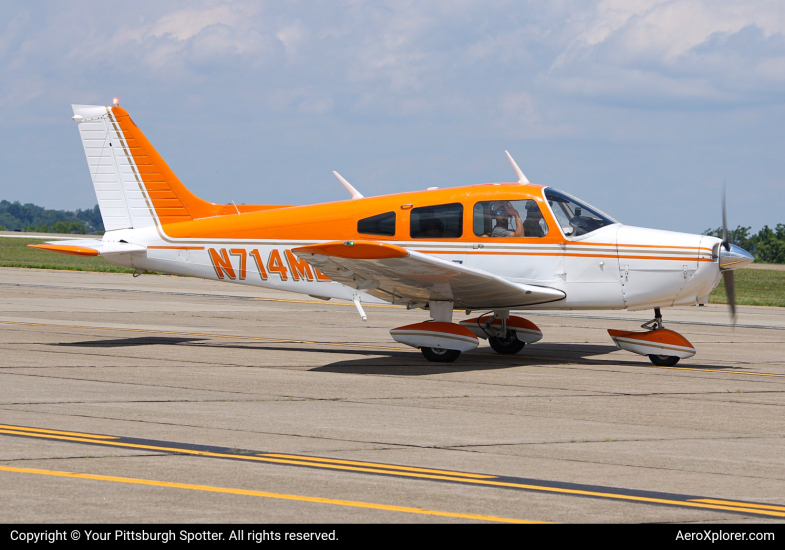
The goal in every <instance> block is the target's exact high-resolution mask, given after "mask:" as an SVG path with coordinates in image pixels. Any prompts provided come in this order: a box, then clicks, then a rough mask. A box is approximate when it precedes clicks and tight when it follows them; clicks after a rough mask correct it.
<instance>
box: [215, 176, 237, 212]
mask: <svg viewBox="0 0 785 550" xmlns="http://www.w3.org/2000/svg"><path fill="white" fill-rule="evenodd" d="M215 173H216V174H218V179H219V180H221V185H223V186H224V191H226V195H227V196H228V197H229V200H230V201H231V202H232V204H233V205H234V209H235V210H237V215H238V216H239V215H240V209H239V208H237V203H236V202H234V199H232V194H231V193H229V188H228V187H226V184H225V183H224V179H223V178H222V177H221V174H220V173H219V172H218V170H216V171H215Z"/></svg>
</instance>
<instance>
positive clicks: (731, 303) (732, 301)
mask: <svg viewBox="0 0 785 550" xmlns="http://www.w3.org/2000/svg"><path fill="white" fill-rule="evenodd" d="M722 247H723V248H724V249H725V250H726V251H728V252H730V241H729V240H728V216H727V214H726V212H725V182H722ZM722 282H723V283H724V284H725V294H726V295H727V297H728V307H729V308H730V318H731V323H733V324H734V325H735V324H736V285H735V283H734V281H733V271H731V270H728V271H724V272H723V273H722Z"/></svg>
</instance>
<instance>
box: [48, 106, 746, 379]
mask: <svg viewBox="0 0 785 550" xmlns="http://www.w3.org/2000/svg"><path fill="white" fill-rule="evenodd" d="M116 103H117V102H115V105H113V106H112V107H103V106H93V105H73V111H74V116H73V120H74V121H76V122H77V123H78V126H79V133H80V135H81V138H82V144H83V145H84V150H85V154H86V155H87V163H88V167H89V169H90V176H91V177H92V180H93V185H94V187H95V192H96V195H97V197H98V205H99V207H100V210H101V216H102V218H103V221H104V227H105V229H106V233H105V234H104V236H103V239H102V240H101V241H97V240H73V241H65V242H63V241H58V242H51V243H46V244H42V245H34V246H35V247H37V248H42V249H45V250H51V251H54V252H60V253H65V254H76V255H85V256H97V255H101V256H103V257H105V258H106V259H107V260H109V261H110V262H113V263H116V264H120V265H124V266H128V267H131V268H134V269H135V270H136V273H141V272H144V271H146V270H152V271H159V272H166V273H172V274H176V275H185V276H192V277H201V278H204V279H213V280H219V281H228V282H234V283H239V284H246V285H254V286H260V287H267V288H275V289H279V290H287V291H291V292H297V293H302V294H308V295H310V296H313V297H317V298H322V299H331V298H336V299H344V300H351V301H353V302H354V304H355V305H356V306H357V310H358V312H359V313H360V315H361V317H362V318H363V320H365V319H366V316H365V313H364V311H363V307H362V304H364V303H370V304H373V303H387V304H401V305H405V306H406V307H407V308H408V309H423V310H427V311H428V312H429V314H430V317H431V319H430V320H428V321H425V322H419V323H415V324H411V325H407V326H403V327H398V328H394V329H392V330H391V331H390V334H391V335H392V337H393V338H394V339H395V340H396V341H398V342H401V343H403V344H406V345H409V346H412V347H416V348H419V349H421V350H422V353H423V355H424V356H425V357H426V358H427V359H428V360H430V361H439V362H450V361H454V360H455V359H457V358H458V356H459V355H460V354H461V352H462V351H468V350H472V349H474V348H476V347H477V346H478V345H479V339H480V338H482V339H487V340H488V341H489V343H490V345H491V347H492V348H493V349H494V350H495V351H496V352H498V353H502V354H513V353H517V352H519V351H521V349H523V347H524V345H525V344H527V343H532V342H536V341H538V340H540V339H541V338H542V332H541V331H540V329H539V328H538V327H537V326H536V325H535V324H534V323H532V322H531V321H529V320H527V319H524V318H522V317H519V316H515V315H511V314H510V311H511V310H525V309H539V310H542V309H552V310H573V309H575V310H596V309H628V310H644V309H653V310H654V312H655V313H654V319H652V320H651V321H649V322H648V323H645V324H644V325H642V328H644V329H646V330H644V331H634V332H630V331H621V330H612V329H610V330H608V332H609V334H610V336H611V338H612V339H613V340H614V342H615V343H616V345H617V346H618V347H619V348H622V349H625V350H628V351H631V352H634V353H638V354H641V355H647V356H648V357H649V358H650V360H651V361H652V362H653V363H654V364H655V365H674V364H676V362H678V361H679V359H681V358H686V357H691V356H692V355H694V354H695V348H694V347H693V346H692V344H690V342H688V341H687V339H686V338H684V337H683V336H682V335H680V334H678V333H677V332H674V331H672V330H668V329H665V328H663V324H662V315H661V313H660V308H665V307H671V306H683V305H703V304H706V303H707V301H708V297H709V293H710V292H711V291H712V290H713V289H714V287H715V286H716V285H717V284H718V283H719V280H720V278H721V277H722V276H723V275H724V277H725V284H726V287H727V290H728V295H729V297H730V302H731V312H732V314H733V315H734V318H735V306H734V298H733V296H734V291H733V278H732V276H733V272H732V270H733V269H736V268H739V267H741V266H744V265H746V264H748V263H750V262H752V261H753V258H752V256H751V255H750V254H748V253H747V252H746V251H744V250H742V249H741V248H739V247H736V246H734V245H731V244H730V243H729V242H728V240H727V237H725V238H724V239H719V238H716V237H711V236H705V235H690V234H686V233H674V232H669V231H659V230H655V229H644V228H639V227H631V226H628V225H623V224H621V223H619V222H617V221H616V220H614V219H613V218H611V217H610V216H608V215H606V214H604V213H603V212H601V211H600V210H598V209H597V208H594V207H593V206H590V205H588V204H586V203H585V202H583V201H581V200H579V199H577V198H575V197H573V196H571V195H568V194H567V193H564V192H562V191H558V190H556V189H553V188H551V187H547V186H543V185H534V184H531V183H529V181H528V180H527V179H526V176H524V174H523V172H522V171H521V170H520V168H518V166H517V165H516V164H515V161H514V160H513V159H512V157H510V156H509V153H507V155H508V157H509V160H510V162H511V163H512V165H513V168H514V169H515V172H516V174H517V176H518V181H517V182H514V183H491V184H483V185H472V186H468V187H456V188H450V189H437V188H430V189H428V190H425V191H415V192H409V193H400V194H395V195H385V196H380V197H364V196H363V195H362V194H360V193H359V192H358V191H357V190H356V189H355V188H354V187H352V186H351V184H349V182H347V181H346V180H345V179H343V178H342V177H341V176H340V175H338V174H337V173H335V175H336V176H337V177H338V179H339V180H340V181H341V183H342V184H343V185H344V187H346V189H347V190H348V191H349V192H350V194H351V196H352V198H351V199H350V200H345V201H338V202H331V203H325V204H315V205H308V206H281V205H254V206H248V205H239V206H238V205H235V204H231V205H224V204H213V203H210V202H207V201H204V200H202V199H200V198H199V197H197V196H195V195H194V194H193V193H191V192H190V191H189V190H188V189H187V188H186V187H185V186H184V185H183V184H182V183H181V182H180V180H179V179H178V178H177V176H175V174H174V172H172V170H171V169H170V168H169V166H168V165H167V164H166V163H165V162H164V160H163V159H162V158H161V156H160V155H159V154H158V152H157V151H156V150H155V149H154V148H153V146H152V145H151V144H150V142H149V141H148V140H147V138H145V136H144V134H143V133H142V131H141V130H140V129H139V128H138V127H137V125H136V124H135V123H134V121H133V120H131V117H130V116H129V115H128V113H127V112H126V111H125V110H124V109H123V108H121V107H120V106H119V105H118V104H116ZM724 209H725V206H724V200H723V226H725V225H726V224H725V214H724ZM455 310H463V311H465V312H466V314H467V315H469V314H471V313H472V312H481V313H482V314H481V315H480V316H478V317H474V318H471V319H466V320H464V321H461V322H460V323H455V322H453V312H454V311H455Z"/></svg>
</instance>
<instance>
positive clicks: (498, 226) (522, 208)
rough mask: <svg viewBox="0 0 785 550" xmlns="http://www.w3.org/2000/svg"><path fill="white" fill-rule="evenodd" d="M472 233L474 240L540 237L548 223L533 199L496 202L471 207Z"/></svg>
mask: <svg viewBox="0 0 785 550" xmlns="http://www.w3.org/2000/svg"><path fill="white" fill-rule="evenodd" d="M474 234H475V235H477V236H478V237H527V238H540V237H544V236H545V235H547V234H548V224H547V223H545V220H544V219H543V217H542V212H541V211H540V207H539V206H538V205H537V202H536V201H533V200H509V201H505V200H496V201H484V202H478V203H477V204H475V205H474Z"/></svg>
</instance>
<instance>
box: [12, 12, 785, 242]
mask: <svg viewBox="0 0 785 550" xmlns="http://www.w3.org/2000/svg"><path fill="white" fill-rule="evenodd" d="M783 31H785V3H782V2H780V1H764V0H760V1H750V0H746V1H742V2H739V1H727V0H715V1H710V2H709V1H700V0H668V1H658V0H613V1H603V2H586V1H550V2H548V1H541V2H525V1H517V2H514V1H493V0H482V1H470V0H464V1H462V0H450V1H420V2H406V1H401V0H398V1H393V2H378V1H377V2H374V1H361V0H352V1H339V0H332V1H329V2H319V1H312V2H306V1H300V2H297V1H293V2H280V1H275V2H273V1H270V2H265V1H259V0H256V1H242V0H238V1H217V0H216V1H202V2H199V1H189V2H178V1H168V2H160V1H156V2H152V1H147V0H139V1H137V2H135V3H133V4H130V3H129V4H119V3H113V2H94V1H91V2H84V1H78V0H73V1H71V2H68V3H64V2H41V1H25V2H15V1H10V2H4V3H2V4H0V143H2V148H0V163H2V166H3V173H2V176H0V198H4V199H7V200H12V201H13V200H18V201H21V202H33V203H36V204H39V205H43V206H46V207H50V208H68V209H75V208H87V207H92V206H93V205H94V204H95V203H96V201H95V197H94V194H93V190H92V185H91V184H90V179H89V173H88V171H87V167H86V163H85V159H84V153H83V151H82V149H81V144H80V142H79V138H78V132H77V130H76V127H75V124H74V123H73V122H71V121H70V116H71V109H70V104H71V103H80V104H109V103H110V102H111V100H112V97H114V96H117V97H119V98H120V100H121V104H122V105H123V107H125V108H126V109H127V110H128V111H129V112H130V114H131V116H132V117H133V118H134V120H135V122H136V123H137V124H138V125H139V126H140V127H141V128H142V130H143V131H144V132H145V133H146V135H147V136H148V138H149V139H150V140H151V141H152V143H153V144H154V145H155V146H156V148H157V149H158V151H159V152H160V153H161V154H162V156H163V157H164V158H165V159H166V160H167V162H168V163H169V165H170V166H171V167H172V168H173V170H174V171H175V173H177V174H178V176H179V177H180V179H181V180H182V181H183V182H184V183H185V184H186V185H187V186H188V187H189V188H191V189H192V190H193V191H194V192H196V193H197V194H199V195H200V196H202V197H204V198H205V199H208V200H211V201H213V202H228V201H229V200H230V198H229V196H231V198H233V199H234V200H235V201H237V202H238V203H239V202H243V203H283V204H299V203H310V202H324V201H332V200H342V199H345V198H348V194H347V193H346V191H345V190H344V189H343V187H341V185H340V184H339V183H338V181H337V180H336V179H335V178H334V177H333V175H332V173H331V172H332V170H337V171H338V172H340V173H341V174H342V175H343V176H344V177H345V178H346V179H348V180H349V181H350V182H351V183H352V184H353V185H354V186H355V187H357V188H358V189H359V190H360V191H361V192H362V193H364V194H365V195H376V194H385V193H394V192H399V191H408V190H415V189H425V188H426V187H431V186H439V187H452V186H462V185H470V184H474V183H486V182H496V181H511V180H514V179H515V177H514V172H513V170H512V169H511V167H510V166H509V164H508V162H507V160H506V157H505V156H504V150H505V149H507V150H509V151H510V153H512V155H513V156H514V157H515V159H516V161H517V162H518V164H519V165H520V166H521V168H522V169H523V171H524V172H525V173H526V175H527V177H528V178H529V179H530V180H531V181H533V182H535V183H542V184H546V185H552V186H554V187H557V188H560V189H563V190H565V191H567V192H569V193H571V194H573V195H576V196H578V197H580V198H583V199H584V200H587V201H589V202H590V203H593V204H594V205H595V206H597V207H598V208H600V209H602V210H604V211H606V212H607V213H609V214H611V215H612V216H614V217H616V218H617V219H619V220H620V221H622V222H624V223H628V224H632V225H641V226H647V227H658V228H662V229H672V230H677V231H688V232H701V231H703V230H704V229H706V228H708V227H717V226H718V225H719V224H720V223H721V211H720V208H721V197H720V193H721V189H722V182H723V181H727V189H728V206H729V211H728V218H729V224H730V225H731V226H733V227H735V226H736V225H739V224H741V225H748V226H752V228H753V230H755V231H757V230H758V229H760V228H761V227H762V226H763V225H764V224H768V225H769V226H774V225H776V224H777V223H785V213H784V212H783V206H784V205H785V147H784V146H785V36H784V35H783ZM221 180H223V182H225V186H226V188H228V191H227V190H226V189H225V187H224V185H222V184H221Z"/></svg>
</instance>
